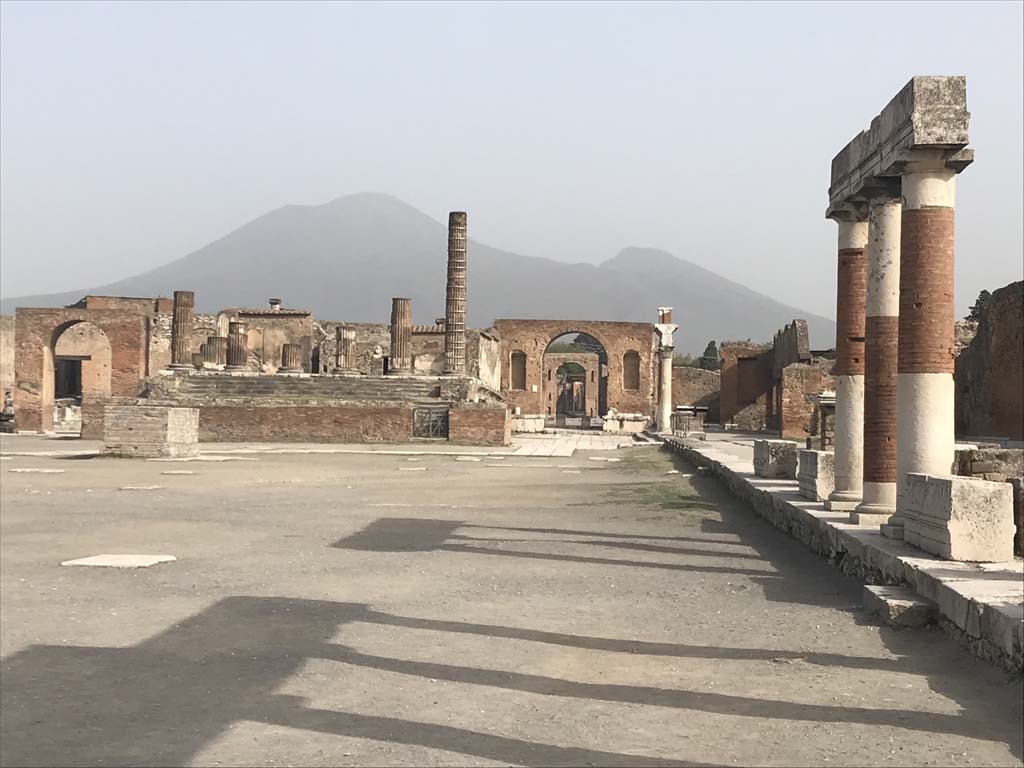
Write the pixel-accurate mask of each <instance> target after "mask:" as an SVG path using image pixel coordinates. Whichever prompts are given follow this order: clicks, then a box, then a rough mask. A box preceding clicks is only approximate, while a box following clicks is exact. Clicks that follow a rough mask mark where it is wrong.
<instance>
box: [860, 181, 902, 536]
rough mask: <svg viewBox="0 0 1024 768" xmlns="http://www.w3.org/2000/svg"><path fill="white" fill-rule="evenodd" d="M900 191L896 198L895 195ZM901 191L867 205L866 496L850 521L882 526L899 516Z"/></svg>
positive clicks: (880, 197)
mask: <svg viewBox="0 0 1024 768" xmlns="http://www.w3.org/2000/svg"><path fill="white" fill-rule="evenodd" d="M893 192H895V194H896V196H894V195H893ZM898 194H899V192H898V190H897V189H890V190H887V193H880V194H878V195H876V196H874V197H872V199H871V202H870V204H869V206H868V259H867V301H866V310H865V316H866V317H865V324H864V329H865V334H864V335H865V342H864V495H863V501H861V503H860V505H859V506H858V507H857V508H856V509H855V510H854V511H853V512H851V513H850V522H851V523H855V524H858V525H880V524H882V523H885V522H888V520H889V517H890V516H891V515H893V514H895V512H896V356H897V349H898V347H899V344H898V342H899V327H898V326H899V312H900V215H901V206H900V200H899V197H898Z"/></svg>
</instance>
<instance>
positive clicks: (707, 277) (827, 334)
mask: <svg viewBox="0 0 1024 768" xmlns="http://www.w3.org/2000/svg"><path fill="white" fill-rule="evenodd" d="M469 231H470V232H472V231H473V220H472V212H470V220H469ZM446 251H447V229H446V226H445V225H444V224H442V223H441V222H438V221H435V220H434V219H432V218H430V217H429V216H427V215H426V214H424V213H422V212H420V211H418V210H416V209H415V208H413V207H412V206H410V205H408V204H406V203H404V202H402V201H401V200H398V199H397V198H394V197H391V196H389V195H382V194H374V193H367V194H357V195H349V196H346V197H341V198H338V199H336V200H333V201H331V202H329V203H325V204H323V205H315V206H298V205H288V206H284V207H283V208H278V209H277V210H274V211H271V212H269V213H267V214H264V215H263V216H260V217H258V218H256V219H254V220H253V221H251V222H249V223H248V224H245V225H244V226H242V227H239V228H238V229H236V230H234V231H233V232H230V233H229V234H227V235H225V236H224V237H222V238H220V239H219V240H215V241H213V242H212V243H209V244H208V245H206V246H204V247H202V248H200V249H199V250H197V251H195V252H193V253H191V254H189V255H187V256H184V257H182V258H180V259H177V260H175V261H172V262H170V263H168V264H165V265H163V266H161V267H157V268H156V269H152V270H150V271H148V272H144V273H142V274H140V275H135V276H133V277H129V278H126V279H124V280H118V281H117V282H114V283H109V284H107V285H100V286H95V287H91V288H83V289H81V290H77V291H69V292H65V293H59V294H48V295H38V296H24V297H18V298H8V299H4V300H2V301H0V314H13V312H14V308H15V307H16V306H25V307H32V306H34V307H47V306H50V307H52V306H63V305H65V304H70V303H72V302H74V301H77V300H78V299H80V298H81V297H82V296H84V295H86V294H101V295H102V294H110V295H120V296H170V295H171V293H172V292H173V291H174V290H176V289H178V290H194V291H195V292H196V305H197V310H198V311H203V312H214V311H217V310H219V309H222V308H224V307H235V306H263V305H264V304H265V302H266V300H267V298H268V297H270V296H279V297H281V298H282V299H283V300H284V305H285V306H286V307H302V308H305V309H310V310H312V311H313V313H314V314H315V315H316V316H317V317H319V318H322V319H325V320H350V321H353V322H387V319H388V317H389V314H390V311H391V297H392V296H408V297H410V298H411V299H412V313H413V322H415V323H430V322H433V321H434V319H435V318H438V317H442V316H443V315H444V301H445V274H446ZM665 305H670V306H673V307H674V308H675V312H674V319H675V321H676V322H677V323H678V324H679V326H680V328H679V333H678V334H677V335H676V348H677V350H678V351H680V352H689V353H692V354H700V353H701V352H702V351H703V350H704V347H705V345H706V344H707V342H708V340H710V339H715V340H717V341H723V340H726V339H747V338H751V339H754V340H755V341H757V340H762V341H767V340H770V339H771V338H772V336H773V335H774V333H775V331H776V329H778V328H781V327H782V326H783V325H784V324H786V323H788V322H789V321H791V320H792V319H793V318H795V317H802V318H805V319H806V320H807V321H808V326H809V329H810V336H811V345H812V347H831V346H832V345H833V344H834V340H835V323H834V322H833V321H831V320H829V319H827V318H824V317H820V316H818V315H813V314H810V313H807V312H804V311H802V310H800V309H797V308H795V307H790V306H787V305H785V304H782V303H780V302H777V301H775V300H774V299H772V298H770V297H768V296H765V295H764V294H760V293H758V292H756V291H753V290H751V289H750V288H747V287H745V286H743V285H740V284H739V283H735V282H733V281H731V280H727V279H725V278H723V277H721V276H719V275H716V274H715V273H714V272H711V271H709V270H707V269H704V268H703V267H700V266H697V265H696V264H693V263H691V262H689V261H686V260H684V259H680V258H677V257H675V256H673V255H672V254H670V253H667V252H665V251H662V250H658V249H655V248H625V249H623V250H622V251H620V252H619V253H618V254H617V255H616V256H614V257H613V258H611V259H608V260H607V261H605V262H603V263H601V264H599V265H593V264H566V263H563V262H558V261H553V260H551V259H546V258H539V257H534V256H523V255H520V254H514V253H509V252H507V251H502V250H499V249H497V248H492V247H490V246H487V245H483V244H481V243H478V242H476V241H473V240H472V239H471V240H470V242H469V246H468V277H467V309H468V315H469V317H468V321H469V324H470V325H471V326H473V327H477V328H481V327H487V326H489V325H490V324H491V322H492V321H493V320H495V319H497V318H501V317H510V318H550V319H563V318H565V319H589V320H624V321H625V320H629V321H651V322H653V321H654V319H655V317H656V311H657V307H658V306H665Z"/></svg>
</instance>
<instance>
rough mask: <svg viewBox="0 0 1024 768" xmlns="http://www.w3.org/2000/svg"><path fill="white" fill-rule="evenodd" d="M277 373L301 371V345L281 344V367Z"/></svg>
mask: <svg viewBox="0 0 1024 768" xmlns="http://www.w3.org/2000/svg"><path fill="white" fill-rule="evenodd" d="M277 370H278V373H302V345H301V344H282V345H281V367H280V368H278V369H277Z"/></svg>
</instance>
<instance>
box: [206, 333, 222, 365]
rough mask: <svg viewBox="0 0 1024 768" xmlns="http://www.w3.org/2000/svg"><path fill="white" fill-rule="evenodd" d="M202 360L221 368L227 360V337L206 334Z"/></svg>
mask: <svg viewBox="0 0 1024 768" xmlns="http://www.w3.org/2000/svg"><path fill="white" fill-rule="evenodd" d="M203 362H204V363H206V364H207V365H211V366H215V367H218V368H222V367H223V366H225V365H227V362H228V337H227V336H207V337H206V355H205V357H204V358H203Z"/></svg>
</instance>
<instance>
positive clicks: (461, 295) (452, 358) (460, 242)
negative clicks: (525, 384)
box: [444, 211, 466, 374]
mask: <svg viewBox="0 0 1024 768" xmlns="http://www.w3.org/2000/svg"><path fill="white" fill-rule="evenodd" d="M444 322H445V325H444V372H445V373H454V374H464V373H465V372H466V214H465V213H464V212H462V211H452V212H451V213H449V214H448V283H447V288H446V292H445V313H444Z"/></svg>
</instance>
